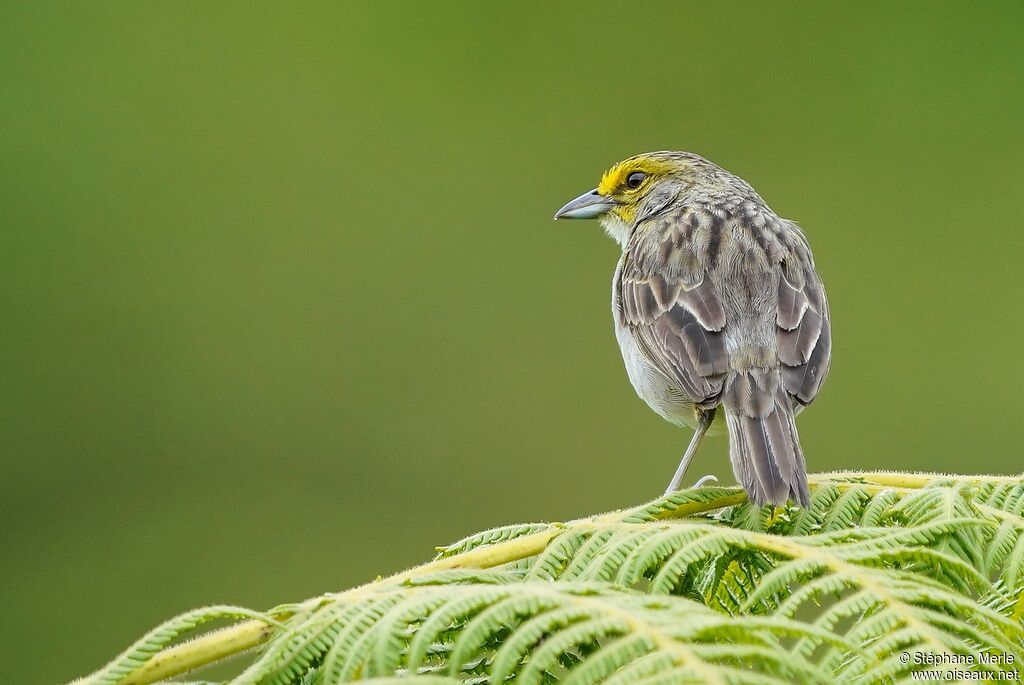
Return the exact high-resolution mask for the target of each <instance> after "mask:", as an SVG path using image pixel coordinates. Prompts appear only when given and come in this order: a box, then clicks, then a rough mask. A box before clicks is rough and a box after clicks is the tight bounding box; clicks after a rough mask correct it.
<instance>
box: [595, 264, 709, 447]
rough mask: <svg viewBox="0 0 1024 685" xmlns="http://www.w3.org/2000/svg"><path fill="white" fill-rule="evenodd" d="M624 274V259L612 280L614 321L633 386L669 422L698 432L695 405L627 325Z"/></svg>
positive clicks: (627, 372) (616, 336)
mask: <svg viewBox="0 0 1024 685" xmlns="http://www.w3.org/2000/svg"><path fill="white" fill-rule="evenodd" d="M621 271H622V259H620V260H619V264H618V266H616V268H615V276H614V278H612V320H613V321H614V323H615V338H616V340H618V342H619V350H620V351H621V352H622V361H623V363H624V364H625V366H626V375H628V376H629V382H630V383H632V384H633V389H634V390H636V394H637V395H639V396H640V399H642V400H643V401H644V402H646V403H647V405H648V406H649V407H650V408H651V409H653V410H654V411H655V412H656V413H657V414H659V415H660V416H661V417H663V418H664V419H665V420H667V421H670V422H672V423H674V424H676V425H681V426H689V427H690V428H695V427H696V418H695V417H694V413H693V402H692V401H690V399H689V398H688V397H687V396H686V395H685V393H683V392H681V391H680V390H679V388H678V387H675V385H674V384H673V383H672V382H671V380H670V379H669V378H668V377H667V376H665V375H664V374H663V373H661V372H660V371H658V370H657V369H656V368H655V367H654V365H652V364H651V363H650V362H649V361H648V360H647V357H646V356H645V355H644V353H643V351H642V350H641V349H640V345H639V343H638V342H637V339H636V338H635V337H634V335H633V332H632V330H631V329H630V327H629V326H628V325H626V324H625V323H624V322H623V318H622V308H621V306H620V303H619V292H620V289H619V277H620V273H621Z"/></svg>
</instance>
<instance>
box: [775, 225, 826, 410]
mask: <svg viewBox="0 0 1024 685" xmlns="http://www.w3.org/2000/svg"><path fill="white" fill-rule="evenodd" d="M799 237H800V240H799V241H798V242H797V244H796V245H795V248H796V249H795V251H794V252H793V253H791V257H792V258H787V259H786V260H785V261H784V262H783V264H782V276H781V277H780V278H779V299H778V310H777V313H776V317H775V322H776V326H777V334H778V343H779V360H780V361H781V362H782V364H783V366H782V377H783V385H784V387H785V388H786V391H787V392H788V393H789V394H790V395H791V396H792V397H793V398H794V399H795V400H796V401H797V402H799V403H800V404H802V405H805V406H806V405H808V404H810V403H811V402H812V401H813V400H814V397H815V395H817V394H818V390H819V389H820V388H821V384H822V383H824V382H825V376H827V375H828V369H829V364H830V363H831V361H832V325H831V323H830V322H829V315H828V300H827V299H826V297H825V286H824V285H823V284H822V282H821V277H819V276H818V274H817V272H816V271H815V269H814V262H813V260H812V259H811V257H810V249H809V248H808V247H807V243H806V241H805V240H803V235H802V234H800V235H799Z"/></svg>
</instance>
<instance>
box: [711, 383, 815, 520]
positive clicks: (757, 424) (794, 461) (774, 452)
mask: <svg viewBox="0 0 1024 685" xmlns="http://www.w3.org/2000/svg"><path fill="white" fill-rule="evenodd" d="M780 381H781V379H780V377H779V372H778V370H777V369H761V368H754V369H750V370H748V371H744V372H735V373H734V374H733V375H731V376H730V377H729V379H728V381H727V383H726V388H725V392H724V393H723V397H722V404H723V405H724V409H725V416H726V422H727V425H728V427H729V458H730V460H731V461H732V470H733V473H735V474H736V478H737V480H739V482H740V483H742V484H743V487H744V489H745V490H746V491H747V496H748V497H749V498H750V500H751V501H752V502H754V503H755V504H758V505H761V504H766V503H769V502H770V503H772V504H776V505H782V504H785V503H786V500H788V499H793V500H795V501H796V502H798V503H800V504H801V505H803V506H805V507H806V506H808V505H809V504H810V493H809V492H808V490H807V470H806V466H805V465H804V453H803V450H801V449H800V436H799V435H798V434H797V432H796V420H795V419H794V417H793V407H792V405H791V404H790V398H789V396H788V395H787V394H786V391H785V389H784V388H783V387H782V383H781V382H780Z"/></svg>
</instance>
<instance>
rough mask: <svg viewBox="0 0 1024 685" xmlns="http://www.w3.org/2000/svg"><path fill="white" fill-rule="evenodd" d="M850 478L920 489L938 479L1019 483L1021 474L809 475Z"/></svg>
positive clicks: (838, 473) (855, 472)
mask: <svg viewBox="0 0 1024 685" xmlns="http://www.w3.org/2000/svg"><path fill="white" fill-rule="evenodd" d="M844 478H849V479H852V480H856V481H858V482H864V481H866V482H868V483H874V484H877V485H882V486H885V487H892V488H897V489H907V490H918V489H920V488H924V487H927V486H928V485H931V484H932V483H933V482H935V481H937V480H951V479H954V478H955V479H956V480H957V481H959V482H961V483H963V482H968V483H978V484H981V483H1011V484H1012V483H1019V482H1020V479H1021V476H988V475H982V474H976V475H970V476H963V475H959V474H951V473H934V472H918V473H907V472H900V471H868V472H864V471H833V472H831V473H820V474H817V475H814V476H811V475H809V476H808V479H809V480H812V481H833V480H842V479H844Z"/></svg>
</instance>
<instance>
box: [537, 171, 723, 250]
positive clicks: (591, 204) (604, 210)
mask: <svg viewBox="0 0 1024 685" xmlns="http://www.w3.org/2000/svg"><path fill="white" fill-rule="evenodd" d="M716 169H718V167H716V166H715V165H714V164H712V163H711V162H708V161H707V160H705V159H703V158H702V157H698V156H697V155H694V154H690V153H688V152H648V153H645V154H642V155H636V156H635V157H630V158H629V159H626V160H624V161H621V162H619V163H618V164H615V165H614V166H612V168H610V169H608V171H606V172H605V173H604V176H602V177H601V182H600V183H599V184H598V186H597V187H596V188H594V189H593V190H590V191H587V192H586V193H583V194H582V195H580V196H579V197H577V198H576V199H575V200H572V201H571V202H569V203H567V204H566V205H565V206H564V207H562V208H561V209H559V210H558V211H557V212H556V213H555V218H556V219H600V220H601V223H602V224H603V225H604V228H605V230H606V231H608V233H609V235H611V236H612V237H613V238H615V239H616V240H618V241H619V242H620V243H622V244H625V241H626V240H627V239H628V238H629V234H630V233H631V232H632V228H633V227H634V226H636V225H637V224H638V223H639V222H641V221H644V220H645V219H649V218H650V217H652V216H654V215H656V214H658V213H659V212H661V211H662V210H664V209H665V208H667V207H670V206H673V205H675V204H678V203H681V202H685V199H686V196H687V195H688V194H689V191H690V190H692V189H693V188H695V187H698V186H701V185H709V184H713V183H714V178H713V176H714V171H715V170H716Z"/></svg>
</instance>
